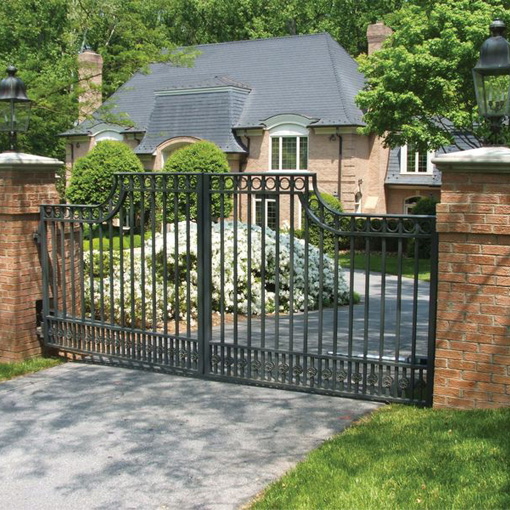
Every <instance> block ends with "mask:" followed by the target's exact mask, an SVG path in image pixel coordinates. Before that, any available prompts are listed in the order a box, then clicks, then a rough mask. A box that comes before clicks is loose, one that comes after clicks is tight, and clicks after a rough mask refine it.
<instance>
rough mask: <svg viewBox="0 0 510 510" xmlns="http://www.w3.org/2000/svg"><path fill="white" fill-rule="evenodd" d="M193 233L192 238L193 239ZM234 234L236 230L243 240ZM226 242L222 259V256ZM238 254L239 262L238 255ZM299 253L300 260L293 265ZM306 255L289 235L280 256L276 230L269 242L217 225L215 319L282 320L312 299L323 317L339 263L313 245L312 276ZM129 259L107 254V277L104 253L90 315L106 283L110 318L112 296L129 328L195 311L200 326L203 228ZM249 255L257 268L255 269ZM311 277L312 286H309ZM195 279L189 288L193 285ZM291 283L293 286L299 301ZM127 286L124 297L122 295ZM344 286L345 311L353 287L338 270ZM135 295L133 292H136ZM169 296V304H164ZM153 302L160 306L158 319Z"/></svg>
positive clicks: (256, 233)
mask: <svg viewBox="0 0 510 510" xmlns="http://www.w3.org/2000/svg"><path fill="white" fill-rule="evenodd" d="M222 225H223V227H222ZM172 227H173V226H172ZM187 230H189V236H188V231H187ZM235 230H237V232H236V233H235ZM235 235H236V236H237V242H236V244H234V236H235ZM222 237H223V257H222V256H221V246H222ZM263 241H265V249H264V250H263V249H262V244H263ZM165 244H166V257H165V253H164V252H165ZM176 244H177V250H176ZM236 246H237V255H235V253H236V249H235V247H236ZM292 250H293V257H292V258H291V251H292ZM176 252H177V254H178V255H177V257H176ZM305 252H306V246H305V242H304V241H303V240H301V239H297V238H292V237H291V236H290V235H288V234H284V233H280V234H279V248H278V251H277V234H276V233H275V232H274V231H272V230H271V229H266V232H265V240H264V239H263V232H262V229H261V228H260V227H258V226H256V225H248V224H245V223H239V222H238V223H237V229H235V225H234V223H233V222H230V221H225V222H223V223H214V224H213V225H212V257H211V270H212V271H211V272H212V309H213V312H214V311H216V312H218V311H221V310H223V311H224V312H227V313H228V312H234V311H237V313H241V314H248V313H251V314H252V315H260V314H262V313H274V312H276V311H279V312H280V313H288V312H290V311H294V312H299V311H302V310H303V309H304V308H305V304H306V299H307V304H308V309H309V310H313V309H317V308H318V306H319V303H320V302H321V301H322V303H323V305H325V306H328V305H331V304H332V303H333V302H334V301H335V264H334V261H333V259H332V258H330V257H329V256H327V255H322V256H321V254H320V251H319V250H318V249H317V248H316V247H314V246H312V245H309V246H308V262H307V266H308V275H307V272H306V269H307V268H306V253H305ZM124 253H125V254H124V260H123V264H122V265H123V267H121V263H120V252H116V253H115V254H114V256H113V259H112V260H111V261H110V259H109V254H108V253H103V273H102V275H101V274H100V271H99V269H98V268H99V253H97V254H96V253H94V261H93V268H92V269H93V274H94V276H95V278H94V289H93V292H92V290H91V289H90V281H89V280H88V279H86V281H87V285H88V288H87V289H86V296H88V301H89V302H88V306H89V307H91V305H92V296H93V299H94V308H95V310H96V311H97V309H98V308H99V303H100V297H101V296H100V295H99V289H100V283H101V276H102V277H103V278H102V286H103V306H104V310H105V316H108V315H109V314H110V310H111V307H112V303H111V294H112V291H113V315H114V317H115V319H116V320H121V319H122V318H121V310H122V308H121V299H122V301H123V309H124V317H123V321H124V323H126V324H131V323H132V321H133V320H134V322H135V324H137V325H140V324H142V323H145V325H147V324H151V323H152V322H154V321H156V322H161V321H163V320H165V318H166V319H168V320H170V319H179V320H180V319H184V318H186V317H187V311H188V303H189V308H190V310H189V311H190V316H191V317H192V318H193V319H194V318H196V316H197V286H198V274H197V226H196V224H195V223H189V227H188V229H187V226H186V223H185V222H180V223H179V224H178V225H177V236H176V233H175V230H170V231H169V232H168V233H167V234H166V242H165V240H164V238H163V235H162V234H157V235H156V237H155V238H154V239H150V240H148V241H146V243H145V246H144V257H143V258H142V253H141V250H140V249H139V250H136V251H135V252H134V253H133V260H131V258H130V257H129V252H127V251H126V252H124ZM153 253H155V255H156V256H155V259H154V263H155V267H154V273H155V278H153V267H152V266H153ZM249 255H250V264H251V266H250V268H249V267H248V259H249ZM165 259H166V272H165ZM235 259H237V264H235V262H236V261H235ZM264 262H265V263H264ZM89 264H90V257H88V256H86V268H85V274H89V271H90V266H89ZM131 265H132V266H133V271H132V269H131ZM234 267H237V275H236V274H235V272H234ZM248 271H249V273H248ZM321 272H322V275H323V277H322V288H321V285H320V278H319V275H320V273H321ZM110 273H111V274H110ZM263 274H264V278H263ZM277 274H278V282H277V278H276V275H277ZM165 275H166V285H165ZM110 276H111V277H112V278H110ZM235 276H236V278H235ZM307 276H308V278H306V277H307ZM188 278H189V285H188V284H187V280H188ZM132 280H133V281H132ZM291 281H292V282H293V293H292V296H291V292H290V286H291ZM307 281H308V289H307V283H306V282H307ZM176 282H177V285H176ZM111 285H113V288H112V287H111ZM121 285H122V286H123V289H124V293H123V295H122V293H121ZM337 285H338V289H337V297H336V299H338V303H339V304H345V303H347V302H348V287H347V284H346V282H345V278H344V275H343V272H342V270H341V268H338V284H337ZM133 289H134V292H132V290H133ZM165 289H166V300H165V298H164V296H165ZM188 291H189V292H188ZM236 294H237V303H236ZM153 295H154V296H155V298H156V307H155V311H156V313H155V316H154V308H153ZM306 296H307V297H306ZM165 308H166V314H165ZM277 309H278V310H277ZM133 312H134V314H133ZM165 315H166V316H165Z"/></svg>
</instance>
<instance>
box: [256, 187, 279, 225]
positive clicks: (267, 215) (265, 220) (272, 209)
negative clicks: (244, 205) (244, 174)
mask: <svg viewBox="0 0 510 510" xmlns="http://www.w3.org/2000/svg"><path fill="white" fill-rule="evenodd" d="M255 223H256V224H257V225H258V226H259V227H262V226H264V225H265V226H266V227H269V228H271V229H273V230H276V227H277V224H278V218H277V213H276V199H274V198H271V197H268V196H266V195H258V196H256V197H255Z"/></svg>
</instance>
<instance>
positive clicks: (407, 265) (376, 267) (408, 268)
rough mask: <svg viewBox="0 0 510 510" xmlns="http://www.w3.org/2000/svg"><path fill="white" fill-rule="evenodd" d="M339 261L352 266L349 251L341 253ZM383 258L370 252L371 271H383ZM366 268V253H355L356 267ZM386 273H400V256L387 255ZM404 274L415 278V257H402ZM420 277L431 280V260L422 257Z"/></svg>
mask: <svg viewBox="0 0 510 510" xmlns="http://www.w3.org/2000/svg"><path fill="white" fill-rule="evenodd" d="M339 261H340V264H341V266H342V267H343V268H344V269H347V268H349V266H350V261H351V258H350V255H349V254H348V253H340V256H339ZM381 261H382V258H381V255H379V254H375V253H371V254H370V271H375V272H379V273H380V272H381V270H382V262H381ZM365 268H366V257H365V255H364V254H362V253H360V254H355V255H354V269H365ZM386 273H387V274H392V275H396V274H397V273H398V257H397V256H391V255H387V256H386ZM402 276H405V277H407V278H414V259H412V258H403V259H402ZM418 279H419V280H423V281H427V282H429V281H430V260H429V259H420V262H419V266H418Z"/></svg>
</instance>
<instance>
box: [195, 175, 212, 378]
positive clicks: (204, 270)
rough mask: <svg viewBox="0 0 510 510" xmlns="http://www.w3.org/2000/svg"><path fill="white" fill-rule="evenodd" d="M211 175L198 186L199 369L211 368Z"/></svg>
mask: <svg viewBox="0 0 510 510" xmlns="http://www.w3.org/2000/svg"><path fill="white" fill-rule="evenodd" d="M211 198H212V192H211V176H210V175H208V174H201V175H199V176H198V186H197V213H198V214H197V236H198V239H197V248H198V249H197V252H198V253H197V256H198V268H197V276H198V352H199V360H198V372H199V374H208V373H209V370H210V359H209V357H210V356H209V343H210V341H211V336H212V324H211V286H212V282H211Z"/></svg>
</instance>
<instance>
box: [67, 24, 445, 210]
mask: <svg viewBox="0 0 510 510" xmlns="http://www.w3.org/2000/svg"><path fill="white" fill-rule="evenodd" d="M390 33H391V30H390V29H389V28H388V27H386V26H385V25H383V24H382V23H377V24H375V25H371V26H369V27H368V31H367V36H368V41H369V53H371V52H373V51H376V50H377V49H379V48H380V47H381V45H382V42H383V41H384V39H385V38H386V37H387V36H388V35H389V34H390ZM197 50H198V51H199V55H198V56H197V57H196V59H195V62H194V65H193V66H192V67H189V68H185V67H177V66H173V65H170V64H154V65H152V66H151V72H150V73H149V74H142V73H136V74H135V75H134V76H133V77H132V78H131V79H130V80H129V81H128V82H127V83H126V84H125V85H124V86H123V87H121V88H120V89H119V90H118V91H117V92H116V93H115V94H114V95H113V96H112V97H111V98H109V99H108V100H107V101H106V104H108V105H109V107H110V109H111V111H112V112H113V113H119V114H123V115H126V114H127V116H128V117H129V119H130V121H131V125H130V126H129V127H126V126H123V125H121V124H118V125H116V124H107V123H105V122H103V121H102V120H101V117H100V114H99V113H95V114H93V115H92V116H91V115H90V111H91V110H92V111H94V110H97V108H98V107H99V106H100V104H101V98H100V95H99V94H100V93H99V85H100V77H101V69H102V59H101V56H100V55H97V54H96V53H94V52H92V51H90V50H85V51H84V52H82V53H81V54H80V55H79V61H80V69H81V77H82V78H84V77H86V75H87V73H89V76H90V77H91V78H92V80H90V83H91V84H90V85H88V87H86V89H85V91H84V94H83V95H84V97H85V100H84V101H83V103H82V112H83V109H84V108H85V106H88V109H89V111H88V112H85V113H81V115H80V123H79V124H78V125H77V126H76V127H74V128H73V129H71V130H69V131H67V132H66V133H64V134H63V136H65V137H66V141H67V157H66V163H67V166H68V168H69V169H70V168H71V167H72V165H73V163H74V162H75V161H76V160H77V159H78V158H79V157H81V156H84V155H85V154H86V153H87V152H88V151H89V150H91V148H92V147H93V146H94V145H95V144H96V143H97V142H99V141H101V140H105V139H110V140H111V139H113V140H120V141H123V142H125V143H127V144H128V145H129V146H130V147H132V148H133V150H134V151H135V153H136V154H137V155H138V156H139V157H140V160H141V161H142V163H143V165H144V167H145V169H146V170H148V171H158V170H160V169H161V168H162V167H163V165H164V162H165V160H166V158H167V157H168V156H169V154H171V153H172V152H173V151H174V150H176V149H178V148H180V147H182V146H183V145H186V144H189V143H193V142H195V141H196V140H200V139H205V140H210V141H212V142H214V143H216V144H217V145H218V146H219V147H220V148H221V149H222V150H223V151H224V152H225V153H226V154H227V157H228V160H229V163H230V166H231V168H232V171H233V172H265V171H268V170H269V171H299V170H309V171H313V172H316V173H317V176H318V183H319V187H320V190H321V191H325V192H328V193H330V194H333V195H334V196H337V197H339V198H340V200H341V202H342V204H343V207H344V210H345V211H346V212H360V213H369V214H370V213H372V214H373V213H377V214H380V213H395V214H400V213H405V212H409V211H410V210H411V209H412V206H413V204H414V203H415V202H416V200H417V199H418V197H422V196H436V197H439V192H440V191H439V190H440V185H441V179H440V173H439V172H438V171H437V170H436V169H435V168H434V167H433V165H432V163H431V158H432V155H431V154H429V155H423V154H418V153H415V152H413V151H411V150H410V151H408V150H407V148H400V149H398V150H392V151H390V150H389V149H387V148H385V147H383V144H382V141H381V139H379V138H378V137H376V136H364V135H359V134H358V129H359V128H360V127H362V126H363V125H364V122H363V112H361V110H360V109H359V108H358V107H357V106H356V104H355V101H354V99H355V96H356V94H357V92H358V91H359V90H360V89H361V88H362V87H363V84H364V78H363V76H362V75H361V73H359V71H358V68H357V64H356V62H355V61H354V60H353V59H352V58H351V57H350V56H349V55H348V54H347V52H346V51H345V50H344V49H343V48H342V47H341V46H339V45H338V44H337V43H336V42H335V41H334V40H333V39H332V38H331V37H330V36H329V34H315V35H307V36H293V37H279V38H272V39H262V40H254V41H237V42H230V43H220V44H209V45H202V46H198V47H197ZM87 113H89V115H88V116H87V117H86V118H85V116H86V114H87Z"/></svg>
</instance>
